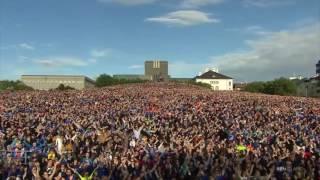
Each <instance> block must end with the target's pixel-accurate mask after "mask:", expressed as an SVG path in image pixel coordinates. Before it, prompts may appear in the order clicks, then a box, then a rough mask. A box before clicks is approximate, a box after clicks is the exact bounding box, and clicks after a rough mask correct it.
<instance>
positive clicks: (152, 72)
mask: <svg viewBox="0 0 320 180" xmlns="http://www.w3.org/2000/svg"><path fill="white" fill-rule="evenodd" d="M144 75H145V76H146V77H148V78H150V80H153V81H166V80H169V78H170V77H169V73H168V61H145V62H144Z"/></svg>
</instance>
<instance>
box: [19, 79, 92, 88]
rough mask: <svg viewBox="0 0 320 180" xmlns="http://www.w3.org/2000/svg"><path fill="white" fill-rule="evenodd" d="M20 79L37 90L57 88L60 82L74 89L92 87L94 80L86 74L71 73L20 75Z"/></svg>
mask: <svg viewBox="0 0 320 180" xmlns="http://www.w3.org/2000/svg"><path fill="white" fill-rule="evenodd" d="M21 81H22V82H23V83H24V84H25V85H27V86H30V87H32V88H33V89H37V90H50V89H55V88H57V87H58V86H59V85H60V84H63V85H65V86H70V87H73V88H75V89H79V90H80V89H85V88H92V87H94V84H95V82H94V81H93V80H91V79H90V78H88V77H86V76H71V75H22V76H21Z"/></svg>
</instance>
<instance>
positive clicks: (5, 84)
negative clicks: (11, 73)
mask: <svg viewBox="0 0 320 180" xmlns="http://www.w3.org/2000/svg"><path fill="white" fill-rule="evenodd" d="M2 90H13V91H16V90H29V91H30V90H33V88H31V87H29V86H27V85H25V84H24V83H23V82H21V81H8V80H5V81H0V91H2Z"/></svg>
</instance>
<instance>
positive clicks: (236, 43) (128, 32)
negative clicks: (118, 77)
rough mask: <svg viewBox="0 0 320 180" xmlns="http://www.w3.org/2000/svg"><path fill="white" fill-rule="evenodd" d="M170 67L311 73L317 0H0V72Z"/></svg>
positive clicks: (318, 42)
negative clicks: (161, 63) (156, 63)
mask: <svg viewBox="0 0 320 180" xmlns="http://www.w3.org/2000/svg"><path fill="white" fill-rule="evenodd" d="M152 59H162V60H168V61H169V63H170V64H169V73H170V75H171V76H173V77H193V76H195V75H197V74H198V73H199V72H201V71H203V70H204V69H205V68H207V67H218V68H219V69H220V72H221V73H224V74H226V75H229V76H232V77H234V78H235V79H236V80H239V81H254V80H269V79H273V78H276V77H280V76H285V77H288V76H291V75H293V74H301V75H303V76H312V75H313V74H314V73H315V63H316V62H317V60H318V59H320V1H318V0H28V1H23V0H0V79H19V78H20V75H21V74H83V75H87V76H89V77H91V78H95V77H97V76H98V75H99V74H101V73H107V74H134V73H138V74H143V72H144V70H143V62H144V61H145V60H152Z"/></svg>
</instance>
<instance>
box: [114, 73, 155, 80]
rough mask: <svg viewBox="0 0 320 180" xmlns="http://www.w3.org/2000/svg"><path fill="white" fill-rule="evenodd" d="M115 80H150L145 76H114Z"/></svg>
mask: <svg viewBox="0 0 320 180" xmlns="http://www.w3.org/2000/svg"><path fill="white" fill-rule="evenodd" d="M112 77H113V78H115V79H126V80H137V79H139V80H149V78H148V77H146V76H145V75H143V74H115V75H113V76H112Z"/></svg>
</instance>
